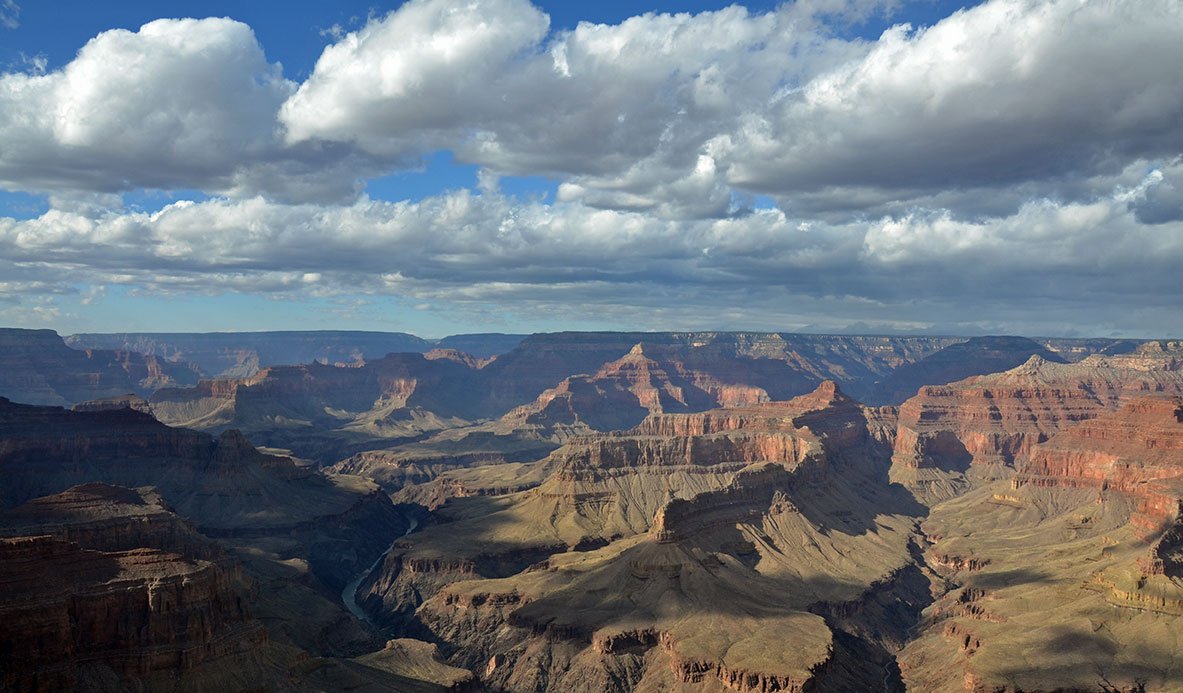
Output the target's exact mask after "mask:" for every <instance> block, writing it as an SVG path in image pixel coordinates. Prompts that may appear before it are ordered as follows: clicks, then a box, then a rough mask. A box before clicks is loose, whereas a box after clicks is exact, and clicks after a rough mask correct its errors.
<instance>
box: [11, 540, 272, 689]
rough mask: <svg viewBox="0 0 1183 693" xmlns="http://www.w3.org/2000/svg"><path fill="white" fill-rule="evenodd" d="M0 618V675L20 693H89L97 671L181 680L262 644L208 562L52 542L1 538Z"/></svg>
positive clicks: (236, 599) (238, 600) (221, 576)
mask: <svg viewBox="0 0 1183 693" xmlns="http://www.w3.org/2000/svg"><path fill="white" fill-rule="evenodd" d="M0 620H2V621H3V623H4V628H3V629H0V661H2V662H3V665H2V666H0V672H3V680H4V685H5V688H10V689H18V690H55V689H56V690H62V689H79V688H85V687H87V686H86V683H85V682H86V679H87V678H89V677H93V676H96V672H95V671H94V670H95V669H99V671H100V672H101V671H102V670H107V671H109V672H111V673H112V674H113V675H114V676H115V677H117V679H124V680H136V679H142V678H145V677H149V676H151V675H152V674H153V673H155V672H168V673H169V675H170V676H177V675H181V676H183V675H185V674H186V673H187V672H189V671H191V670H193V669H194V668H196V667H197V666H198V665H200V664H203V663H205V662H208V661H210V660H214V659H218V658H226V657H231V656H234V655H244V654H249V653H250V651H251V650H252V649H256V648H257V647H258V646H259V645H260V644H261V643H262V642H263V641H264V639H265V635H264V632H263V629H262V627H261V626H260V625H259V624H258V623H257V622H253V621H251V620H250V618H249V615H248V613H247V611H246V609H245V606H244V604H243V601H242V599H241V598H240V597H239V596H238V595H237V594H236V593H235V592H234V590H233V589H232V588H231V587H230V584H229V583H228V581H227V579H226V576H225V575H224V574H223V573H222V572H221V570H220V569H219V568H218V567H217V566H215V565H214V564H212V563H209V562H207V561H201V560H188V559H185V558H183V557H181V556H178V555H176V554H171V553H165V552H162V551H156V550H152V549H133V550H130V551H119V552H101V551H92V550H87V549H82V548H80V547H79V546H78V545H77V544H74V543H70V542H64V541H61V540H59V539H55V538H52V537H46V536H36V537H19V538H5V539H0ZM98 676H100V677H101V673H99V674H98ZM100 680H101V678H100ZM91 685H93V683H91Z"/></svg>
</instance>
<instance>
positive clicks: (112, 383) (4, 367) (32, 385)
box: [0, 328, 197, 406]
mask: <svg viewBox="0 0 1183 693" xmlns="http://www.w3.org/2000/svg"><path fill="white" fill-rule="evenodd" d="M195 382H197V373H196V372H195V371H194V370H192V369H191V368H190V367H189V366H188V365H187V364H183V363H171V362H167V361H164V360H161V359H158V358H155V357H152V356H143V355H141V354H138V353H134V352H129V351H108V350H97V349H94V350H85V351H81V350H76V349H71V348H69V347H68V346H66V344H65V342H63V341H62V338H61V337H59V336H58V335H57V333H56V332H54V331H52V330H20V329H12V328H0V396H3V397H7V398H9V399H11V400H13V401H17V402H26V403H29V404H54V405H59V406H68V405H71V404H76V403H78V402H84V401H87V400H92V399H98V398H102V397H112V396H118V395H123V394H124V393H128V392H134V393H137V394H140V395H147V394H150V393H151V392H152V391H154V390H156V389H157V388H161V387H169V386H177V385H191V384H193V383H195Z"/></svg>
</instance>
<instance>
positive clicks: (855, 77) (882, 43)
mask: <svg viewBox="0 0 1183 693" xmlns="http://www.w3.org/2000/svg"><path fill="white" fill-rule="evenodd" d="M1180 64H1183V5H1181V4H1180V3H1178V2H1175V1H1174V0H1146V1H1138V2H1132V1H1130V2H1121V1H1118V2H1081V1H1080V0H1053V1H1051V2H1041V1H1036V0H994V1H993V2H988V3H985V4H983V5H979V6H977V7H974V8H972V9H969V10H962V11H960V12H957V13H955V14H954V15H952V16H951V17H948V18H946V19H944V20H942V21H941V22H940V23H938V24H936V25H935V26H933V27H930V28H928V29H922V30H917V31H913V30H911V29H910V28H909V27H906V26H899V27H895V28H893V29H891V30H889V31H888V32H886V33H885V34H884V35H883V37H882V38H880V40H879V41H878V42H877V43H876V44H875V45H874V47H873V48H872V50H870V51H869V52H868V53H867V55H866V56H865V57H863V58H862V59H861V60H857V61H853V62H850V63H848V64H847V65H845V66H843V67H842V68H841V69H838V70H835V71H832V72H829V73H827V74H825V75H822V76H820V77H818V78H816V79H814V80H812V81H811V82H809V84H807V85H806V86H805V88H804V89H802V90H800V91H799V92H797V93H795V94H793V95H792V96H791V97H789V98H785V99H784V100H782V101H781V102H780V103H778V104H777V105H776V106H775V107H774V108H772V109H770V110H769V111H767V112H762V113H761V112H754V113H752V114H750V115H748V116H747V117H746V118H745V119H744V122H743V125H742V126H741V127H740V128H739V129H738V131H736V132H735V133H734V134H733V135H731V136H730V137H729V138H728V144H729V147H728V148H727V151H726V153H725V155H723V156H722V158H723V159H724V160H725V162H726V166H727V171H728V179H729V181H730V182H732V183H733V184H736V185H739V186H741V187H746V188H751V189H755V190H759V191H763V192H768V193H773V194H778V195H781V196H783V197H784V198H787V199H789V200H791V199H792V197H793V195H794V194H795V193H798V192H814V191H819V190H823V189H827V188H829V189H830V190H829V191H828V194H830V195H831V196H833V197H835V198H837V197H839V196H840V195H841V194H842V193H843V191H845V190H849V189H859V188H869V189H872V190H875V189H879V190H883V191H890V192H891V193H894V194H895V195H896V196H899V195H900V194H905V195H907V194H915V192H916V191H919V192H920V193H922V194H932V192H934V191H940V190H949V189H957V188H960V189H974V190H975V191H976V194H978V195H980V196H984V195H988V194H990V189H992V188H993V189H997V188H999V187H1002V186H1006V185H1010V184H1021V183H1027V182H1031V181H1048V180H1051V181H1055V180H1057V179H1061V178H1064V177H1072V178H1079V177H1082V176H1083V177H1088V176H1092V175H1097V174H1116V173H1118V172H1120V171H1121V170H1122V169H1123V168H1124V167H1125V166H1126V165H1127V164H1128V163H1129V162H1130V161H1132V160H1135V159H1139V158H1142V159H1145V158H1151V159H1153V158H1155V157H1166V158H1173V157H1175V156H1177V155H1178V153H1179V147H1180V142H1181V141H1183V72H1181V71H1180V70H1178V69H1177V66H1178V65H1180ZM856 204H857V203H856ZM851 208H853V209H857V206H855V205H852V206H851Z"/></svg>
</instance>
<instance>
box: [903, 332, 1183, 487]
mask: <svg viewBox="0 0 1183 693" xmlns="http://www.w3.org/2000/svg"><path fill="white" fill-rule="evenodd" d="M1147 393H1162V394H1183V354H1180V352H1176V351H1172V350H1164V349H1163V348H1162V346H1161V345H1159V344H1158V343H1149V344H1147V345H1143V346H1142V347H1141V348H1139V350H1138V351H1136V352H1132V353H1129V354H1124V355H1118V356H1101V355H1093V356H1089V357H1087V358H1085V359H1084V360H1082V361H1080V362H1078V363H1052V362H1049V361H1046V360H1044V359H1042V358H1041V357H1039V356H1033V357H1031V359H1030V360H1028V361H1027V362H1026V363H1024V364H1023V365H1021V366H1019V367H1017V368H1013V369H1011V370H1008V371H1004V372H1002V373H996V374H992V375H985V376H976V377H972V378H967V379H965V380H962V381H958V382H956V383H952V384H949V385H943V386H930V387H924V388H921V390H920V392H919V394H917V396H915V397H913V398H912V399H909V400H908V401H907V402H905V403H904V404H903V405H902V406H901V407H900V409H899V424H898V425H899V430H898V433H897V435H896V440H895V456H894V462H895V464H894V467H895V468H894V470H893V474H894V477H893V478H895V479H897V480H899V481H901V482H902V483H905V484H908V485H909V486H910V487H912V488H913V490H914V491H915V492H916V493H918V494H920V495H922V496H924V497H927V498H930V499H932V500H936V499H940V498H947V497H950V496H952V495H956V494H957V493H960V492H962V491H964V490H965V489H966V488H967V487H968V484H969V482H970V481H971V480H972V479H973V478H984V479H990V478H1001V477H1006V476H1009V475H1010V473H1011V471H1012V470H1013V467H1014V466H1015V464H1016V463H1018V462H1021V461H1023V460H1025V459H1027V457H1028V456H1029V455H1030V453H1031V450H1032V449H1033V447H1034V446H1035V445H1037V444H1038V443H1042V442H1044V441H1046V440H1047V439H1048V438H1050V437H1051V436H1052V435H1054V434H1055V433H1057V432H1059V431H1061V430H1064V429H1065V428H1067V427H1070V426H1072V425H1075V424H1077V423H1079V422H1081V421H1084V420H1087V419H1091V418H1094V417H1096V416H1098V415H1100V414H1102V413H1104V412H1107V411H1113V410H1115V409H1117V408H1118V407H1120V406H1121V404H1122V402H1124V401H1125V400H1126V399H1128V398H1129V397H1132V396H1137V395H1143V394H1147Z"/></svg>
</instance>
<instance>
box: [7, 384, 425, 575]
mask: <svg viewBox="0 0 1183 693" xmlns="http://www.w3.org/2000/svg"><path fill="white" fill-rule="evenodd" d="M0 474H2V475H3V477H4V480H5V483H4V484H3V486H2V487H0V507H3V506H11V505H15V504H19V503H22V502H25V501H27V500H29V499H32V498H35V497H37V496H42V495H46V494H51V493H57V492H60V491H62V490H64V489H67V488H69V487H71V486H74V485H77V484H80V483H86V482H93V481H100V482H104V483H108V484H116V485H120V486H128V487H139V486H153V487H155V488H156V489H157V490H158V492H159V494H160V497H161V498H162V499H163V500H164V501H165V502H166V503H167V504H168V505H169V507H170V508H172V509H175V511H176V512H177V513H178V514H180V515H181V516H182V517H185V518H186V519H188V520H190V521H192V522H193V523H194V524H195V525H196V527H197V528H198V529H199V530H200V531H201V532H202V533H204V534H206V535H208V536H215V537H246V536H268V535H290V536H302V537H303V541H304V546H303V548H304V550H305V551H307V552H308V553H307V554H305V555H306V557H307V559H308V560H310V561H311V562H312V563H313V571H314V572H317V573H318V574H320V575H321V577H323V578H324V579H326V580H327V582H328V583H329V584H330V585H332V586H338V585H337V584H336V583H338V582H340V583H341V584H343V583H344V582H345V581H347V580H348V575H349V574H350V573H351V572H353V571H354V570H355V567H357V565H358V564H359V563H361V564H365V563H366V562H367V561H372V560H374V558H376V557H377V555H378V554H380V553H381V551H382V550H384V549H385V548H386V546H388V545H389V541H390V539H391V538H392V537H394V536H397V535H398V534H399V533H400V529H399V528H400V527H402V528H405V524H406V521H405V520H404V519H402V518H401V517H400V516H399V515H398V513H397V512H395V510H394V507H393V506H392V504H391V503H390V500H389V498H388V497H387V496H386V495H385V494H384V493H382V492H381V491H380V490H379V489H378V488H377V486H376V485H375V484H373V483H370V482H366V481H364V480H362V479H359V478H357V477H349V476H335V477H326V476H325V475H323V474H321V473H319V472H317V471H316V470H314V469H312V468H309V467H304V466H300V465H298V464H296V463H295V462H294V461H293V460H292V459H290V458H287V457H279V456H274V455H267V454H263V453H261V452H259V451H258V450H257V449H255V448H254V447H253V446H252V445H251V444H250V442H249V441H247V440H246V438H245V437H243V436H242V434H240V433H238V432H237V431H227V432H226V433H223V434H222V435H221V436H220V437H218V438H213V437H212V436H210V435H208V434H205V433H199V432H197V431H190V430H185V429H178V428H169V427H168V426H165V425H164V424H162V423H160V422H159V421H157V420H155V419H153V418H152V417H151V416H149V415H147V414H143V413H141V412H137V411H133V410H131V409H122V410H104V411H95V412H73V411H67V410H63V409H59V408H56V407H34V406H27V405H20V404H14V403H11V402H9V401H7V400H3V399H0ZM359 549H360V550H359Z"/></svg>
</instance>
